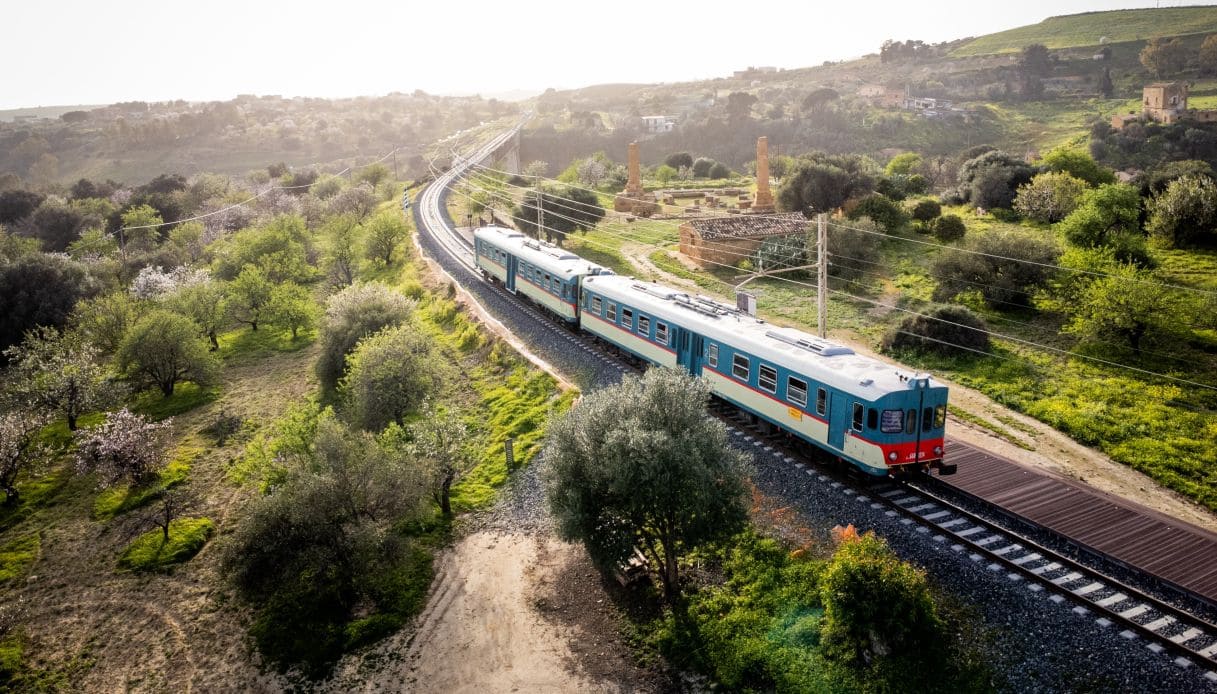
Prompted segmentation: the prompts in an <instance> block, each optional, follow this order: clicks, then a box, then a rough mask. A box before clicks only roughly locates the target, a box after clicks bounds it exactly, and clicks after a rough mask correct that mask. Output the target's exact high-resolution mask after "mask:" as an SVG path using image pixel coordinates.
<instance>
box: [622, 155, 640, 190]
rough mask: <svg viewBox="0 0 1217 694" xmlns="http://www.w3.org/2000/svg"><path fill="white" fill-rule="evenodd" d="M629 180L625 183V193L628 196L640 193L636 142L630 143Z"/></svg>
mask: <svg viewBox="0 0 1217 694" xmlns="http://www.w3.org/2000/svg"><path fill="white" fill-rule="evenodd" d="M629 175H630V177H629V181H627V182H626V184H625V194H626V195H630V196H635V197H636V196H641V195H642V166H641V164H639V162H638V143H637V142H631V143H630V159H629Z"/></svg>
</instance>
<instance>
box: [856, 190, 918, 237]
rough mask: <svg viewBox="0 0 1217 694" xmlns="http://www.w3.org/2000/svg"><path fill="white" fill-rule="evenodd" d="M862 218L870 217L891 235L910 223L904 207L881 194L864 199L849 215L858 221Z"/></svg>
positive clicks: (874, 194)
mask: <svg viewBox="0 0 1217 694" xmlns="http://www.w3.org/2000/svg"><path fill="white" fill-rule="evenodd" d="M860 217H869V218H870V219H872V220H874V221H875V223H876V224H878V225H879V226H880V227H882V229H883V230H884V231H885V232H887V233H889V234H894V233H895V232H897V231H899V230H900V229H901V228H902V227H904V225H905V224H908V221H909V216H908V213H906V212H905V211H904V208H903V207H901V206H900V205H899V204H897V203H896V202H894V201H893V200H891V199H890V198H888V197H887V196H885V195H880V194H879V193H873V194H871V195H868V196H866V197H865V198H862V200H861V201H860V202H859V203H858V205H857V206H856V207H854V209H853V210H851V211H850V213H849V218H850V219H858V218H860Z"/></svg>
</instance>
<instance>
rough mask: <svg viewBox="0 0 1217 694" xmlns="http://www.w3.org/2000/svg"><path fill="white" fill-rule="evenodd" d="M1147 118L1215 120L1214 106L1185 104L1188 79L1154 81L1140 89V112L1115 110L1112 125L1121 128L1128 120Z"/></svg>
mask: <svg viewBox="0 0 1217 694" xmlns="http://www.w3.org/2000/svg"><path fill="white" fill-rule="evenodd" d="M1143 118H1144V119H1148V120H1152V121H1155V122H1158V123H1167V124H1169V123H1178V122H1179V121H1193V122H1199V123H1214V122H1217V109H1194V108H1188V107H1187V83H1185V82H1154V83H1153V84H1147V85H1145V88H1144V89H1142V90H1141V112H1140V113H1136V112H1131V113H1117V114H1115V115H1114V116H1112V117H1111V127H1113V128H1115V129H1116V130H1122V129H1123V128H1124V126H1126V125H1128V124H1129V123H1132V122H1135V121H1139V120H1141V119H1143Z"/></svg>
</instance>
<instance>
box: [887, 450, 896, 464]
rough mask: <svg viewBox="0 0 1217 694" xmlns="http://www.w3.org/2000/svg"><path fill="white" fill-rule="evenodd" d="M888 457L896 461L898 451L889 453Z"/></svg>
mask: <svg viewBox="0 0 1217 694" xmlns="http://www.w3.org/2000/svg"><path fill="white" fill-rule="evenodd" d="M887 459H888V460H890V461H892V462H895V461H896V451H892V452H891V453H888V454H887Z"/></svg>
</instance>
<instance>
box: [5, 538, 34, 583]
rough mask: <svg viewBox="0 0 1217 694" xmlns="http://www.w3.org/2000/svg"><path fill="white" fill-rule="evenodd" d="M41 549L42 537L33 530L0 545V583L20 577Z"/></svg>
mask: <svg viewBox="0 0 1217 694" xmlns="http://www.w3.org/2000/svg"><path fill="white" fill-rule="evenodd" d="M41 551H42V538H41V536H40V535H39V534H38V533H36V532H34V533H30V534H29V535H25V536H22V537H18V538H16V539H15V540H10V541H9V542H7V543H5V544H3V545H0V584H4V583H8V582H10V581H13V580H15V579H18V578H21V577H22V576H24V575H25V573H26V572H27V571H29V569H30V567H31V566H33V565H34V562H35V561H37V560H38V555H39V554H40V553H41Z"/></svg>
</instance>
